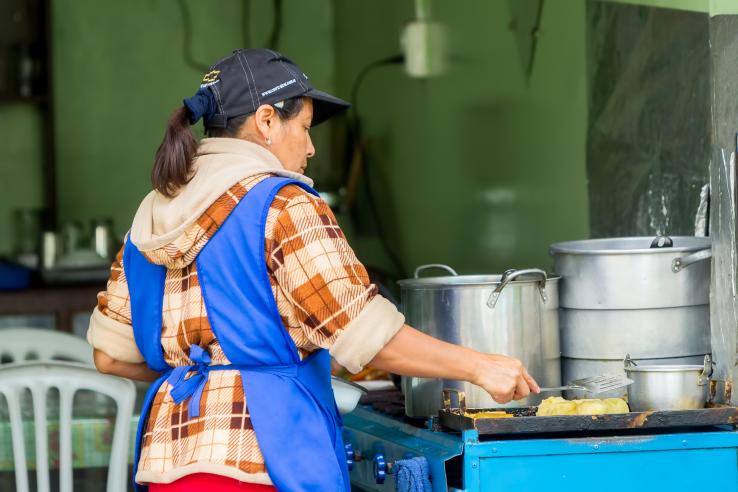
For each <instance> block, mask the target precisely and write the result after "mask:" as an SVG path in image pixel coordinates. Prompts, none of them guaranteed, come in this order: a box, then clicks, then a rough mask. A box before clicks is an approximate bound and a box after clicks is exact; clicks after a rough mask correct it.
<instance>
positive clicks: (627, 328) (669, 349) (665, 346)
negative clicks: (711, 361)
mask: <svg viewBox="0 0 738 492" xmlns="http://www.w3.org/2000/svg"><path fill="white" fill-rule="evenodd" d="M559 323H560V325H561V355H563V356H564V357H573V358H584V359H609V360H615V361H618V362H619V361H622V359H623V356H624V355H625V354H627V353H630V354H631V356H632V357H633V358H635V359H656V358H664V357H675V356H681V357H685V356H690V355H700V356H702V355H704V354H708V353H710V306H709V305H708V304H704V305H700V306H684V307H675V308H663V309H621V310H610V309H601V310H597V309H563V308H562V309H561V311H560V320H559Z"/></svg>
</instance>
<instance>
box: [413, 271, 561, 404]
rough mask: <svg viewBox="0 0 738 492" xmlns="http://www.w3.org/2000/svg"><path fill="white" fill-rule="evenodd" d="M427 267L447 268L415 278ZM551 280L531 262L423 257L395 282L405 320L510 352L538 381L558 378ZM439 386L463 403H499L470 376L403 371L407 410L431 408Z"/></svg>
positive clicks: (485, 348)
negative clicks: (433, 261)
mask: <svg viewBox="0 0 738 492" xmlns="http://www.w3.org/2000/svg"><path fill="white" fill-rule="evenodd" d="M429 268H442V269H445V270H446V271H447V272H448V273H450V275H447V276H442V277H429V278H419V277H420V274H421V272H422V271H424V270H427V269H429ZM558 280H559V278H558V277H549V276H548V275H547V274H546V273H545V272H544V271H542V270H538V269H529V270H517V271H516V270H509V271H507V272H506V273H505V274H503V275H456V272H455V271H453V269H451V268H450V267H447V266H445V265H424V266H422V267H419V268H418V269H417V270H416V271H415V278H413V279H407V280H401V281H400V282H399V285H400V289H401V299H402V311H403V313H404V314H405V318H406V321H407V323H408V324H410V325H411V326H413V327H415V328H417V329H419V330H421V331H423V332H424V333H427V334H429V335H431V336H434V337H436V338H439V339H442V340H445V341H447V342H451V343H456V344H459V345H464V346H467V347H470V348H473V349H475V350H479V351H482V352H488V353H497V354H505V355H510V356H513V357H517V358H519V359H520V360H521V361H522V362H523V363H524V364H525V366H526V367H527V369H528V371H529V372H530V374H531V375H532V376H533V377H534V378H535V379H536V380H537V381H538V383H539V384H541V385H542V386H559V385H560V383H561V367H560V347H559V327H558V307H559V303H558ZM444 388H455V389H458V390H461V391H464V393H465V394H466V399H467V405H468V406H469V407H470V408H489V407H500V406H501V405H500V404H498V403H496V402H495V401H494V400H492V398H491V397H490V396H489V395H488V394H487V393H486V392H485V391H484V390H483V389H481V388H479V387H477V386H474V385H472V384H470V383H465V382H461V381H442V380H438V379H423V378H403V391H404V393H405V411H406V413H407V415H409V416H411V417H428V416H431V415H435V414H437V413H438V410H439V409H440V407H441V396H442V390H443V389H444ZM546 396H550V395H548V394H547V395H546ZM540 399H541V397H540V396H537V395H533V396H531V397H528V398H526V399H524V400H520V401H518V402H512V403H510V404H508V405H507V406H529V405H536V404H538V403H539V401H540Z"/></svg>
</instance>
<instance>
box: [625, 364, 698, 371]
mask: <svg viewBox="0 0 738 492" xmlns="http://www.w3.org/2000/svg"><path fill="white" fill-rule="evenodd" d="M704 369H705V366H704V365H701V364H700V365H696V364H664V365H658V364H654V365H650V366H640V365H639V366H629V367H626V368H625V370H626V371H627V372H684V371H699V372H702V371H703V370H704Z"/></svg>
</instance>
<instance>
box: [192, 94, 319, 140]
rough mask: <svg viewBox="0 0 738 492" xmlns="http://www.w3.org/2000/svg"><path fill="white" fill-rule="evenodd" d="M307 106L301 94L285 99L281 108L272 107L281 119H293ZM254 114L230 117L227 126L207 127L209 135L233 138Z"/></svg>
mask: <svg viewBox="0 0 738 492" xmlns="http://www.w3.org/2000/svg"><path fill="white" fill-rule="evenodd" d="M304 106H305V101H304V98H303V97H301V96H298V97H291V98H289V99H285V100H284V105H283V106H282V107H281V108H279V107H277V106H275V105H273V104H272V107H273V108H274V110H275V111H276V112H277V115H279V119H280V120H282V121H286V120H291V119H292V118H294V117H295V116H297V115H298V114H299V113H300V111H302V108H303V107H304ZM251 116H253V113H250V114H246V115H243V116H236V117H235V118H229V119H228V121H227V122H226V127H225V128H206V129H205V130H206V131H207V134H208V137H216V138H218V137H226V138H229V137H230V138H233V137H235V136H236V135H238V130H239V128H241V126H242V125H243V124H244V123H246V120H248V119H249V117H251Z"/></svg>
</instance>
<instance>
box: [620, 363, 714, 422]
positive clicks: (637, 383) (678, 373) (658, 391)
mask: <svg viewBox="0 0 738 492" xmlns="http://www.w3.org/2000/svg"><path fill="white" fill-rule="evenodd" d="M625 374H626V375H627V376H628V377H629V378H630V379H632V380H633V384H631V385H630V386H628V405H629V406H630V409H631V410H632V411H634V412H648V411H659V410H692V409H697V408H703V407H704V406H705V403H707V399H708V396H709V385H710V376H711V375H712V360H711V359H710V356H709V355H706V356H705V358H704V363H703V364H702V365H697V364H695V365H637V364H635V363H634V362H633V361H632V360H631V359H630V356H626V359H625Z"/></svg>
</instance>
